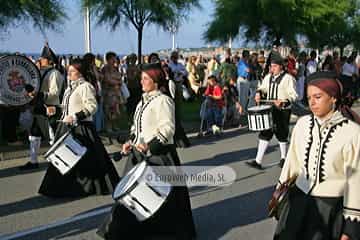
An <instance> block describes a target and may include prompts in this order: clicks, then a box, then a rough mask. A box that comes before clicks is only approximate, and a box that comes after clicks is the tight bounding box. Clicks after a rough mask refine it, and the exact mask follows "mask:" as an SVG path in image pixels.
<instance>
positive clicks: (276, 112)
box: [259, 107, 291, 142]
mask: <svg viewBox="0 0 360 240" xmlns="http://www.w3.org/2000/svg"><path fill="white" fill-rule="evenodd" d="M290 116H291V110H290V109H282V110H280V109H278V108H275V107H274V108H273V111H272V118H273V128H272V129H269V130H264V131H261V132H260V134H259V139H261V140H265V141H270V140H271V139H272V137H273V136H274V134H275V136H276V138H277V139H278V140H279V142H287V141H288V136H289V122H290Z"/></svg>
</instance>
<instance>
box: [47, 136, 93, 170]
mask: <svg viewBox="0 0 360 240" xmlns="http://www.w3.org/2000/svg"><path fill="white" fill-rule="evenodd" d="M86 151H87V149H86V147H84V146H82V145H81V144H80V143H79V141H78V140H76V139H75V138H74V137H73V135H72V134H71V131H68V132H67V133H65V134H64V135H63V136H61V137H60V138H59V139H58V140H57V141H56V142H55V143H54V144H53V145H52V147H51V148H50V149H49V150H48V151H47V152H46V153H45V155H44V157H45V159H46V160H47V161H49V162H51V164H52V165H54V167H56V168H57V169H58V170H59V172H60V173H61V174H62V175H64V174H66V173H68V172H69V171H70V170H71V169H72V168H73V167H74V166H75V165H76V164H77V163H78V162H79V161H80V160H81V158H82V157H83V156H84V155H85V153H86Z"/></svg>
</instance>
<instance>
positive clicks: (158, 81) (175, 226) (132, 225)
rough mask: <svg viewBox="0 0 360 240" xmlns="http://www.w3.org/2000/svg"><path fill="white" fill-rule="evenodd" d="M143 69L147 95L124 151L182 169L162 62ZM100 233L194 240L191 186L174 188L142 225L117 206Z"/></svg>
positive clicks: (130, 163) (132, 161)
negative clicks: (163, 89)
mask: <svg viewBox="0 0 360 240" xmlns="http://www.w3.org/2000/svg"><path fill="white" fill-rule="evenodd" d="M141 70H142V74H141V85H142V90H143V91H144V93H143V95H142V99H141V101H140V102H139V104H138V105H137V107H136V111H135V114H134V122H133V126H132V128H131V137H130V139H131V140H129V141H128V142H126V143H125V144H124V145H123V148H122V151H123V152H125V153H128V152H130V151H131V149H132V148H134V149H136V151H138V152H142V153H144V154H146V155H148V156H149V155H150V156H151V157H149V158H148V159H147V161H148V163H149V164H150V165H156V166H180V160H179V157H178V155H177V152H176V147H175V145H174V140H173V137H174V132H175V106H174V102H173V100H172V99H171V98H170V97H168V96H166V95H165V94H163V93H162V92H161V91H160V90H159V88H160V87H161V86H162V84H163V83H164V82H165V74H164V72H163V70H162V68H161V65H160V63H153V64H145V65H142V66H141ZM140 161H141V160H140ZM138 162H139V159H136V158H128V160H127V164H126V170H130V169H131V168H132V167H133V166H134V165H135V164H137V163H138ZM98 234H99V235H100V236H102V237H103V238H105V239H111V240H115V239H116V240H121V239H136V240H138V239H157V237H166V238H164V239H177V240H191V239H194V238H195V235H196V233H195V226H194V222H193V218H192V212H191V206H190V199H189V192H188V189H187V187H186V186H175V187H173V190H172V191H171V193H170V194H169V196H168V197H167V199H166V201H165V203H164V204H163V205H162V206H161V208H160V209H159V210H158V211H157V212H156V213H155V214H154V216H152V217H151V218H150V219H147V220H145V221H142V222H139V221H138V220H137V219H136V217H135V215H133V214H132V213H131V212H130V211H129V210H127V208H125V207H124V206H122V205H121V204H120V203H116V204H115V205H114V206H113V208H112V211H111V213H110V215H109V216H108V218H107V219H106V220H105V222H104V223H103V225H102V226H101V227H100V229H99V231H98ZM154 237H155V238H154ZM161 239H162V238H161Z"/></svg>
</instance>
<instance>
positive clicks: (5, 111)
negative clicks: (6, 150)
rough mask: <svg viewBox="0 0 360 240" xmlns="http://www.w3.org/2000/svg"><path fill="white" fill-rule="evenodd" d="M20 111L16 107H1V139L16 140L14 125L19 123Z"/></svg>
mask: <svg viewBox="0 0 360 240" xmlns="http://www.w3.org/2000/svg"><path fill="white" fill-rule="evenodd" d="M19 116H20V111H19V109H17V108H11V107H10V108H6V107H5V108H2V110H1V122H2V126H1V127H2V134H3V139H4V140H5V141H7V142H15V141H17V136H16V127H17V125H18V123H19Z"/></svg>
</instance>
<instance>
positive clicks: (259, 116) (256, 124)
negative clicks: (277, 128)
mask: <svg viewBox="0 0 360 240" xmlns="http://www.w3.org/2000/svg"><path fill="white" fill-rule="evenodd" d="M248 124H249V130H251V131H263V130H268V129H271V128H272V127H273V119H272V106H270V105H260V106H255V107H251V108H248Z"/></svg>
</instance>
